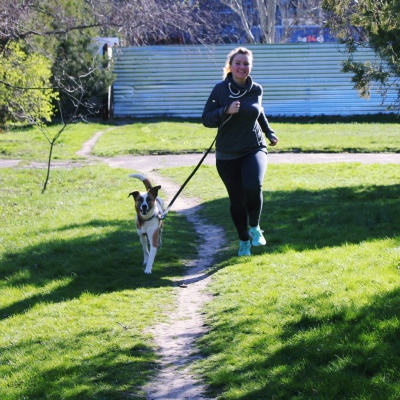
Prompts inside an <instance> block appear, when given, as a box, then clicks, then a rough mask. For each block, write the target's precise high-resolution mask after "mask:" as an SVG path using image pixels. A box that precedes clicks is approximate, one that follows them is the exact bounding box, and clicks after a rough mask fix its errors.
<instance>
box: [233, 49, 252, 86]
mask: <svg viewBox="0 0 400 400" xmlns="http://www.w3.org/2000/svg"><path fill="white" fill-rule="evenodd" d="M251 64H252V59H251V57H250V56H249V55H247V54H236V56H235V57H233V60H232V64H231V72H232V77H233V79H234V81H236V82H239V83H244V82H246V78H247V77H248V76H249V75H250V72H251V67H252V65H251Z"/></svg>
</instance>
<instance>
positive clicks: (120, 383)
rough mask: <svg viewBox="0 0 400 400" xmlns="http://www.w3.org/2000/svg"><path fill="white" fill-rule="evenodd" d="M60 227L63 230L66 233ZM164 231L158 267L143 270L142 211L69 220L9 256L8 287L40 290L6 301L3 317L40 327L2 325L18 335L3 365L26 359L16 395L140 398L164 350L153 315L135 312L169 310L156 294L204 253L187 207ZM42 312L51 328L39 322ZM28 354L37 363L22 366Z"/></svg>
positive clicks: (4, 351) (2, 274)
mask: <svg viewBox="0 0 400 400" xmlns="http://www.w3.org/2000/svg"><path fill="white" fill-rule="evenodd" d="M75 230H77V233H75V232H74V231H75ZM86 232H87V233H86ZM188 232H189V233H190V234H188ZM58 233H61V234H60V235H59V237H62V238H64V239H57V238H58ZM42 234H43V235H46V234H48V233H46V232H42ZM66 235H68V236H69V237H71V238H70V239H65V237H66ZM68 236H67V237H68ZM163 239H164V240H163V247H162V248H161V249H160V250H159V252H158V254H157V257H156V262H155V266H154V268H153V273H152V274H151V275H146V274H144V272H143V271H144V267H143V265H142V262H143V253H142V248H141V246H140V243H139V239H138V236H137V233H136V228H135V224H134V221H133V220H130V221H112V220H111V221H110V220H92V221H89V222H87V223H86V224H80V225H78V226H77V225H69V226H68V225H67V226H63V227H62V228H60V229H59V232H57V231H55V232H54V237H53V240H51V241H48V242H44V243H41V244H40V245H37V246H29V247H26V248H25V249H24V251H22V252H19V253H8V254H4V255H3V261H2V263H1V265H0V279H1V280H2V282H3V287H4V288H9V289H15V290H18V289H22V290H25V287H26V288H27V289H26V291H27V292H29V291H31V292H32V293H33V294H32V295H30V296H26V297H24V298H23V299H22V300H18V301H15V302H12V301H10V302H8V304H9V305H7V306H5V307H3V308H1V309H0V321H1V322H2V323H4V326H12V325H13V324H14V325H16V324H18V327H17V326H15V329H18V330H21V329H22V330H23V331H26V330H28V331H30V332H31V333H29V334H28V335H27V338H26V339H24V337H23V336H22V338H21V339H18V340H17V339H15V338H13V337H12V335H11V333H10V331H9V329H10V328H7V331H6V332H3V335H6V337H5V336H3V338H4V341H3V343H8V342H9V343H11V344H10V346H8V345H7V344H6V345H3V346H2V347H1V348H0V354H1V356H0V359H2V360H3V361H2V362H1V363H0V370H1V364H3V362H4V365H6V363H7V360H13V361H10V363H11V364H10V368H9V369H8V372H7V375H8V374H10V375H11V374H14V373H16V372H17V371H15V370H14V367H13V365H15V368H16V369H17V370H18V369H19V368H27V370H26V372H24V379H22V381H21V382H20V384H18V385H16V386H14V385H12V387H9V389H10V390H9V395H8V397H7V398H10V399H13V398H15V399H17V398H29V399H43V398H47V397H49V398H68V399H104V398H107V399H122V398H128V397H129V398H130V397H131V396H132V395H135V398H140V396H139V395H138V388H140V387H141V386H142V385H143V384H145V383H146V382H147V380H148V379H149V376H150V375H151V374H152V373H154V370H155V360H156V355H155V353H154V350H153V349H152V348H150V347H149V345H148V344H146V343H147V342H146V341H145V340H144V337H145V336H146V335H145V334H144V333H143V332H142V330H143V327H142V326H143V325H146V322H147V321H146V319H143V318H142V317H141V316H140V315H139V316H137V315H135V312H136V313H141V314H142V313H147V312H148V313H150V314H155V315H157V314H160V313H162V312H163V311H164V310H165V307H166V305H164V304H160V303H158V304H153V303H152V302H154V301H155V299H158V300H159V299H161V298H163V293H166V292H165V291H163V290H161V291H160V289H163V288H165V289H167V288H168V287H171V286H173V284H174V281H173V280H174V278H176V277H180V276H181V275H182V273H183V268H184V266H183V264H182V260H183V259H186V260H188V259H191V258H193V257H194V256H195V255H196V235H195V234H194V233H193V228H192V227H191V226H190V225H189V224H188V223H187V221H186V219H185V217H184V216H182V215H177V214H175V213H173V212H171V213H170V214H169V216H168V221H167V222H166V224H165V230H164V237H163ZM136 293H138V294H136ZM21 295H22V296H24V295H25V293H23V292H21ZM85 296H86V297H85ZM57 304H59V307H56V308H54V305H57ZM141 304H143V307H142V306H141ZM64 308H67V309H68V311H66V312H64V311H63V309H64ZM47 310H48V311H47ZM58 310H59V311H58ZM126 310H128V311H126ZM129 310H131V311H129ZM134 310H135V311H134ZM58 313H59V314H60V315H59V317H58ZM36 314H38V317H37V318H38V321H36ZM53 314H55V316H54V315H53ZM18 316H23V318H24V319H20V318H18ZM14 317H15V318H18V319H14ZM46 317H48V319H46ZM41 318H43V323H44V324H45V325H44V326H43V327H41V326H38V325H37V324H40V323H42V322H41V321H42V319H41ZM52 318H53V319H54V318H58V319H61V320H62V321H64V320H65V322H64V323H62V326H57V327H56V328H54V329H52V328H51V326H48V325H46V324H50V323H51V322H49V321H52ZM103 318H104V320H103ZM119 318H125V320H120V319H119ZM69 320H71V325H72V324H74V328H71V330H69V327H68V321H69ZM15 321H19V322H15ZM72 321H73V323H72ZM96 321H97V322H96ZM120 322H121V323H120ZM9 324H10V325H9ZM63 324H64V325H63ZM118 324H119V325H118ZM77 325H78V326H79V328H77ZM64 326H65V327H64ZM97 326H98V327H99V328H98V330H96V327H97ZM94 329H95V330H94ZM53 330H54V331H53ZM66 332H70V333H69V334H68V333H66ZM18 336H19V335H18ZM7 338H9V339H7ZM92 343H93V344H92ZM99 343H103V344H104V346H101V345H100V344H99ZM102 348H103V349H104V350H103V351H104V353H103V352H101V350H102ZM63 349H65V350H63ZM99 349H100V351H99ZM28 355H29V356H28ZM25 357H28V358H29V359H30V358H32V357H33V358H34V359H35V360H36V362H37V363H38V364H37V366H36V367H33V366H31V365H30V363H27V365H26V366H22V365H20V366H19V367H18V364H19V363H20V361H19V359H24V358H25ZM40 360H42V361H43V362H41V361H40ZM49 360H50V361H49ZM47 363H48V364H47ZM32 370H34V371H32ZM39 376H40V378H39ZM31 381H32V382H31ZM14 390H15V391H16V393H17V394H16V395H15V396H14V397H13V395H12V394H11V393H12V392H13V391H14ZM0 397H2V389H1V386H0ZM142 398H143V397H142Z"/></svg>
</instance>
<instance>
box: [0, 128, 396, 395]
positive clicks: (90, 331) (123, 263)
mask: <svg viewBox="0 0 400 400" xmlns="http://www.w3.org/2000/svg"><path fill="white" fill-rule="evenodd" d="M303 122H307V121H303ZM317 122H318V124H319V125H318V124H316V123H317ZM369 122H370V124H371V125H373V124H375V122H373V121H369ZM378 122H379V121H378ZM378 122H376V123H377V125H376V126H372V127H370V126H369V124H367V125H368V126H367V125H362V126H360V125H359V124H360V122H359V121H355V125H357V129H358V131H357V132H359V133H357V134H351V135H350V134H349V135H348V136H350V137H351V141H354V143H357V146H358V147H357V151H361V152H362V151H371V150H372V149H377V148H378V147H379V148H381V149H384V148H386V149H390V151H398V148H399V140H400V139H399V138H398V137H396V135H395V134H392V133H393V132H394V133H397V131H396V129H397V125H396V124H394V125H393V126H391V124H392V121H390V123H385V122H379V123H378ZM192 123H193V122H173V123H172V122H165V121H164V122H161V121H158V122H154V121H152V122H150V121H149V122H148V123H147V125H148V127H147V128H148V129H149V130H150V131H152V130H153V129H159V130H160V131H159V132H161V131H163V132H164V133H163V135H164V136H165V138H166V142H169V141H170V139H171V138H173V137H175V136H174V135H178V136H177V138H176V139H174V140H176V142H179V141H180V140H182V136H180V135H184V133H185V132H186V131H187V130H188V126H187V125H186V124H189V126H191V125H190V124H192ZM308 123H310V125H307V124H308ZM170 124H171V125H170ZM181 124H182V125H181ZM279 124H283V125H282V126H281V125H279ZM307 124H299V123H298V122H296V121H286V122H282V121H276V124H274V127H275V126H276V125H278V127H279V128H280V129H281V127H282V130H281V132H282V134H281V135H280V136H281V142H280V144H281V143H282V145H283V146H285V144H284V143H285V142H286V143H287V141H288V140H289V139H288V138H290V135H293V137H292V139H290V140H292V141H293V143H295V140H296V139H297V143H298V142H299V137H300V133H301V129H302V127H306V128H307V129H305V131H306V132H308V131H309V130H310V129H311V128H313V129H315V132H313V133H312V134H311V133H310V135H312V138H313V140H309V139H308V136H307V140H306V142H307V143H309V144H310V146H311V145H312V144H313V143H315V144H317V143H318V142H317V137H318V136H319V137H320V138H321V139H320V140H321V141H322V140H323V139H324V138H325V140H326V144H324V145H323V147H324V148H333V147H332V146H333V144H335V143H333V144H332V143H331V142H334V141H333V139H334V138H333V137H331V136H332V131H329V129H331V128H330V124H331V121H324V122H323V123H321V121H308V122H307ZM134 125H135V126H128V125H124V126H121V127H119V126H118V127H115V129H112V130H111V129H110V130H108V128H114V127H113V126H111V125H99V126H88V125H84V126H82V127H79V126H76V127H75V128H72V129H71V131H70V132H69V133H68V135H66V136H65V137H64V142H63V145H62V146H58V147H57V146H56V149H55V156H56V157H57V159H68V157H70V158H73V157H75V156H74V154H75V151H76V149H79V148H80V147H81V145H82V143H83V142H84V141H86V140H88V139H89V138H90V137H91V135H92V134H93V133H94V132H96V131H98V129H99V128H101V130H105V131H106V134H105V135H103V137H102V138H101V140H100V142H99V144H98V146H96V151H97V152H98V154H103V153H102V152H103V150H102V149H107V143H108V144H109V145H111V143H113V144H114V145H115V147H114V148H112V149H110V152H109V153H107V154H109V155H118V154H125V151H126V149H127V148H131V149H132V148H134V147H135V148H136V146H138V147H137V148H138V149H139V151H142V150H141V149H144V148H145V145H144V143H147V144H146V146H150V145H154V146H156V145H158V144H159V139H160V137H161V136H158V137H157V136H156V138H155V140H153V142H152V144H151V142H148V136H151V137H152V136H153V135H148V134H147V133H148V132H145V131H143V130H142V132H141V133H140V131H135V129H136V128H137V126H139V125H140V124H139V123H135V124H134ZM336 125H337V124H332V127H335V126H336ZM339 125H340V129H341V130H342V131H343V132H342V134H343V135H345V133H344V132H350V130H351V128H352V125H354V124H352V123H348V121H342V122H341V123H340V124H339ZM144 126H145V125H143V127H144ZM182 126H184V130H183V131H182V132H181V133H179V134H177V133H176V132H177V131H179V129H178V128H179V127H182ZM388 126H391V127H390V129H388V131H385V129H386V128H387V127H388ZM297 128H298V129H299V130H298V131H296V129H297ZM328 128H329V129H328ZM360 128H362V129H360ZM364 128H365V129H364ZM120 129H121V130H120ZM130 129H131V130H132V132H136V133H135V134H133V133H130ZM193 129H199V130H198V131H196V130H194V131H193V132H194V133H193V135H194V136H196V138H197V137H198V138H199V144H196V145H195V143H194V142H193V143H189V144H188V145H186V144H185V145H184V146H183V147H184V148H186V149H191V150H192V151H193V150H194V149H195V148H197V147H198V148H200V147H202V146H203V145H205V146H204V147H208V142H211V141H212V138H213V135H214V134H215V132H213V130H204V131H203V130H202V129H203V128H201V127H199V126H198V125H196V127H195V128H193ZM277 131H278V130H277ZM289 131H290V132H289ZM374 131H375V132H386V134H387V141H383V139H382V140H380V143H376V142H372V138H373V134H372V133H373V132H374ZM203 132H204V134H203ZM284 132H285V133H284ZM286 132H288V133H286ZM295 132H297V133H295ZM329 132H330V133H329ZM367 132H369V133H368V134H367ZM391 132H392V133H391ZM207 134H208V135H209V136H207ZM336 134H337V135H339V134H340V133H336ZM30 135H32V136H30ZM35 135H36V134H35V133H33V131H29V130H27V131H10V132H6V133H5V134H1V135H0V146H2V147H1V148H2V149H3V148H5V147H6V146H5V143H8V144H9V143H13V148H12V150H10V148H9V151H8V152H6V153H7V154H6V155H5V156H7V157H10V158H23V159H24V160H26V161H28V162H29V161H32V160H36V159H35V153H36V152H37V154H38V158H39V159H38V160H37V161H40V160H41V158H42V156H43V157H44V158H45V156H44V154H45V150H43V151H42V150H40V149H44V148H45V146H44V147H41V146H42V143H40V144H39V142H40V141H41V139H40V138H39V139H38V140H31V139H33V137H36V136H35ZM160 135H161V133H160ZM282 135H284V136H282ZM305 135H308V133H304V134H303V135H302V137H304V136H305ZM353 136H354V137H353ZM397 136H398V135H397ZM179 137H180V138H181V139H179ZM282 137H284V138H285V140H283V139H282ZM310 138H311V136H310ZM335 138H336V136H335ZM135 140H137V142H138V143H136V142H135ZM171 140H172V139H171ZM139 142H140V143H139ZM206 142H207V144H206ZM340 142H343V141H342V140H341V141H340ZM346 142H347V143H349V142H350V138H349V140H346ZM29 144H30V145H29ZM167 144H169V143H167ZM7 146H8V145H7ZM164 146H165V144H162V145H161V144H160V148H163V147H164ZM338 146H339V145H338ZM335 148H336V147H335ZM315 150H316V151H317V149H315ZM157 151H159V150H157ZM160 151H161V150H160ZM382 151H385V150H382ZM128 153H129V152H128ZM104 154H106V153H104ZM76 159H79V158H76ZM191 170H192V169H191V168H177V169H168V170H164V171H160V172H163V173H164V174H165V175H166V176H168V177H171V178H172V179H174V180H176V182H178V183H182V182H183V181H184V180H185V179H186V177H187V176H188V175H189V173H190V172H191ZM130 172H131V171H128V170H124V169H111V168H108V167H106V166H102V165H94V166H86V167H80V168H73V169H68V170H67V169H58V168H57V169H54V170H53V171H52V175H51V182H50V185H49V187H48V190H47V191H46V193H45V194H44V195H42V194H41V186H42V180H43V175H44V172H43V170H38V169H30V168H23V167H22V168H16V169H0V184H1V188H2V195H1V197H0V214H1V217H2V224H3V225H2V226H3V229H2V233H1V236H0V287H1V293H2V296H1V297H0V307H1V310H0V398H2V399H5V400H17V399H18V400H20V399H29V400H36V399H43V398H51V399H66V398H68V399H80V400H81V399H126V398H130V397H134V398H143V399H144V394H143V393H141V390H140V389H141V387H142V386H143V385H144V384H145V383H146V382H148V380H149V379H150V377H151V376H152V375H153V374H154V372H155V370H156V366H157V361H158V359H157V356H156V354H155V352H154V348H153V341H152V337H151V335H150V333H149V330H148V329H149V327H151V326H153V325H154V324H155V323H156V322H157V321H159V320H162V319H164V318H165V312H168V311H172V312H173V307H174V290H173V282H174V280H176V279H177V278H178V277H180V276H181V274H182V272H183V270H184V260H187V259H190V258H193V257H194V254H195V251H196V244H197V243H196V240H195V241H193V240H192V238H193V237H195V233H194V232H193V227H192V226H190V225H189V224H188V223H187V221H186V220H185V218H183V217H182V216H180V215H177V214H176V213H174V210H173V209H172V211H171V212H170V213H169V215H168V223H167V224H166V230H165V235H164V247H163V249H162V250H161V251H160V252H159V253H158V255H157V260H156V265H155V268H154V272H153V274H152V275H151V277H148V276H146V275H144V274H143V267H142V266H141V261H142V253H141V249H140V246H139V243H138V241H137V240H136V233H135V232H134V228H133V223H132V220H133V216H134V215H133V207H132V200H131V199H127V193H129V192H130V191H131V190H132V188H131V182H130V181H129V179H127V175H128V174H129V173H130ZM398 177H399V166H398V165H362V164H357V163H351V164H338V163H335V164H326V165H324V164H309V165H308V164H304V165H286V164H284V165H283V164H282V165H277V164H273V165H270V166H269V169H268V173H267V177H266V180H265V187H264V189H265V191H264V201H265V204H264V212H263V215H262V228H263V229H265V233H266V237H267V240H268V245H267V246H266V247H261V248H253V249H252V253H253V256H252V257H251V258H238V257H236V253H237V248H236V247H237V239H236V235H235V232H234V229H233V226H232V223H231V220H230V217H229V204H228V201H227V198H226V191H225V188H224V187H223V185H222V183H221V181H220V179H219V178H218V176H217V174H216V171H215V168H213V167H207V166H202V167H201V168H200V170H199V171H198V172H197V174H196V175H195V176H194V178H193V179H192V180H191V181H190V183H189V184H188V185H187V187H186V188H185V190H184V192H183V194H182V195H186V196H190V197H198V198H200V199H201V200H202V203H203V205H204V208H203V210H202V211H201V213H202V214H203V216H204V217H206V218H207V219H208V220H209V221H210V222H212V223H215V224H217V225H220V226H223V227H224V229H225V230H226V235H227V238H228V247H227V248H226V249H225V250H224V251H223V252H222V253H221V254H219V257H218V260H219V261H218V263H217V264H216V265H214V266H213V267H212V270H211V271H212V273H213V280H212V284H211V287H209V290H210V292H212V293H213V295H214V297H213V301H211V302H210V303H209V304H208V305H207V308H206V310H205V311H206V320H207V324H208V327H209V332H208V333H207V335H205V336H204V337H202V338H201V339H200V340H199V346H200V347H201V349H202V352H203V354H204V355H205V358H204V359H203V360H200V361H198V362H196V364H195V368H196V369H197V370H198V371H199V372H201V373H202V374H203V375H204V377H205V382H206V383H207V384H208V385H209V387H210V396H211V397H212V398H218V399H221V400H222V399H238V400H239V399H240V400H244V399H251V400H258V399H260V400H261V399H263V400H264V399H282V400H287V399H323V400H330V399H332V400H333V399H334V400H340V399H343V400H344V399H346V400H348V399H357V400H361V399H362V400H369V399H371V400H388V399H390V400H391V399H393V400H394V399H398V398H399V397H400V376H399V374H398V371H399V369H400V361H399V360H400V344H399V341H398V337H399V334H400V318H399V315H400V292H399V288H398V280H399V268H400V235H399V226H400V202H399V199H400V185H399V179H398Z"/></svg>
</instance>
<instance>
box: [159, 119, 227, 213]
mask: <svg viewBox="0 0 400 400" xmlns="http://www.w3.org/2000/svg"><path fill="white" fill-rule="evenodd" d="M231 118H232V115H229V117H228V118H227V119H225V121H223V122H222V124H221V125H220V126H219V127H218V131H217V134H216V136H215V138H214V140H213V142H212V143H211V146H210V147H209V148H208V150H207V151H206V152H205V153H204V155H203V157H202V158H201V160H200V161H199V163H198V164H197V165H196V168H195V169H194V170H193V171H192V173H191V174H190V175H189V176H188V177H187V179H186V181H185V182H183V185H182V186H181V187H180V188H179V190H178V191H177V192H176V194H175V196H174V197H173V199H172V200H171V201H170V203H169V204H168V207H167V209H166V210H165V211H164V213H163V214H162V215H161V217H160V219H165V217H166V216H167V214H168V213H169V210H170V208H171V207H172V204H174V202H175V200H176V199H177V197H178V196H179V195H180V194H181V192H182V190H183V189H184V188H185V186H186V185H187V184H188V183H189V181H190V180H191V179H192V177H193V175H194V174H195V173H196V172H197V170H198V169H199V168H200V165H201V164H203V161H204V160H205V158H206V157H207V156H208V153H209V152H210V151H211V149H212V148H213V146H214V143H215V141H216V140H217V137H218V135H219V132H220V130H221V128H222V127H223V126H224V125H225V124H226V123H227V122H228V121H229V120H230V119H231Z"/></svg>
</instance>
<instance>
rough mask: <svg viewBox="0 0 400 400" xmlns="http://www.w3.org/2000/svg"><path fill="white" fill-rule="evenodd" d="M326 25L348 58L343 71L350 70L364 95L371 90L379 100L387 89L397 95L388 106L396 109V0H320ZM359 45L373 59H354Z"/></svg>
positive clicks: (399, 64) (399, 28)
mask: <svg viewBox="0 0 400 400" xmlns="http://www.w3.org/2000/svg"><path fill="white" fill-rule="evenodd" d="M323 8H324V10H325V11H326V13H327V17H328V18H327V24H328V26H329V27H330V28H331V29H332V30H333V31H334V32H336V34H337V35H338V37H339V38H340V40H341V42H342V43H344V44H345V45H346V48H347V51H348V53H349V58H348V59H347V61H346V62H345V63H344V64H343V68H342V70H343V71H344V72H352V73H353V74H354V75H353V78H352V80H353V82H354V84H355V88H356V89H357V90H358V92H359V94H360V95H361V96H362V97H366V98H368V97H369V96H370V94H371V89H372V88H374V87H375V88H376V90H377V91H378V92H379V93H380V94H381V95H382V99H383V102H385V100H386V98H387V93H388V91H389V90H390V89H392V90H394V91H395V92H396V93H397V98H396V99H395V100H394V101H393V102H392V103H391V104H389V105H388V109H389V110H392V111H396V112H399V110H400V85H399V77H400V41H399V37H400V20H399V18H398V15H399V12H400V0H380V1H373V0H323ZM360 47H362V48H365V47H369V48H372V49H373V50H374V52H375V53H376V55H377V56H378V58H377V59H376V61H374V62H371V61H364V62H363V61H355V60H354V55H355V54H356V52H357V50H358V49H359V48H360Z"/></svg>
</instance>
